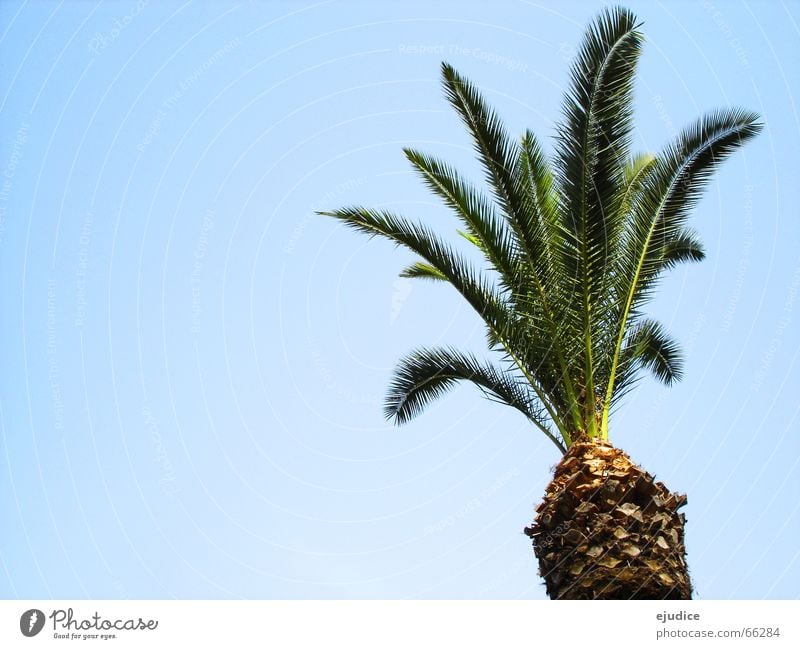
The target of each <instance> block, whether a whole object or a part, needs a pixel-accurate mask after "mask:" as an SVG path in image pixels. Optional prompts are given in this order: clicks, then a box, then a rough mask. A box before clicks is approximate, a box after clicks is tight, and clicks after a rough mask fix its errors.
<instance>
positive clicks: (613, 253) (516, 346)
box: [320, 8, 761, 599]
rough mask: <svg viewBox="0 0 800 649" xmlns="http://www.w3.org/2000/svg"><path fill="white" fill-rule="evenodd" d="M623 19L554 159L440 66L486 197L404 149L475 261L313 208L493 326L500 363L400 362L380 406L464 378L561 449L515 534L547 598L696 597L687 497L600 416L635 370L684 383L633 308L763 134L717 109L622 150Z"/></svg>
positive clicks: (463, 359) (599, 53)
mask: <svg viewBox="0 0 800 649" xmlns="http://www.w3.org/2000/svg"><path fill="white" fill-rule="evenodd" d="M638 28H639V24H638V23H637V20H636V18H635V16H634V15H633V14H631V13H630V12H629V11H627V10H625V9H621V8H614V9H609V10H606V11H604V12H603V13H602V14H600V15H599V16H598V17H597V19H596V20H595V21H594V23H593V24H592V25H591V26H590V27H589V29H588V30H587V33H586V35H585V37H584V39H583V43H582V45H581V48H580V50H579V52H578V55H577V57H576V59H575V60H574V63H573V65H572V70H571V78H570V87H569V90H568V92H567V93H566V96H565V99H564V113H563V118H562V121H561V123H560V124H559V126H558V128H557V136H556V142H555V149H554V154H553V155H552V156H551V157H548V156H546V155H545V153H544V151H543V149H542V147H541V145H540V143H539V141H538V140H537V138H536V136H535V135H534V134H533V133H531V132H530V131H526V132H525V133H524V134H523V135H522V137H521V139H520V140H518V141H513V140H511V139H510V138H509V136H508V135H507V133H506V131H505V129H504V127H503V125H502V123H501V121H500V120H499V118H498V116H497V114H496V113H495V112H494V111H493V110H492V109H491V108H489V107H488V106H487V105H486V103H485V101H484V100H483V98H482V96H481V95H480V93H479V92H478V91H477V90H476V88H475V87H474V86H473V85H472V84H471V83H470V82H469V81H467V80H466V79H465V78H464V77H462V76H461V75H460V74H458V73H457V72H456V71H455V70H454V69H453V68H452V67H451V66H450V65H448V64H446V63H443V64H442V80H443V85H444V89H445V92H446V95H447V99H448V101H449V102H450V104H452V106H453V107H454V108H455V110H456V111H457V112H458V114H459V115H460V117H461V119H462V120H463V122H464V124H465V125H466V127H467V129H468V130H469V132H470V134H471V136H472V139H473V141H474V147H475V152H476V154H477V156H478V159H479V161H480V163H481V165H482V167H483V169H484V171H485V180H486V184H487V188H488V189H489V190H490V195H487V193H486V190H485V189H483V188H480V187H476V186H475V185H473V184H471V183H470V182H468V181H467V180H466V179H464V178H463V177H462V176H461V175H460V174H459V173H458V172H457V171H456V170H455V169H453V168H452V167H451V166H449V165H448V164H447V163H445V162H442V161H440V160H438V159H436V158H435V157H433V156H430V155H427V154H424V153H420V152H418V151H415V150H412V149H405V155H406V157H407V158H408V160H409V161H410V163H411V164H412V165H413V167H414V169H415V170H416V171H417V172H418V173H419V175H420V176H421V177H422V179H423V181H424V182H425V183H426V184H427V186H428V187H429V188H430V189H431V190H432V192H433V193H434V194H436V195H437V196H438V197H439V198H440V199H441V200H442V201H444V203H445V204H446V205H447V206H448V207H449V208H450V209H451V210H452V211H453V212H454V213H455V215H456V216H457V217H458V218H459V219H460V221H461V224H462V228H463V231H462V234H463V235H464V237H465V238H466V239H467V240H468V241H469V242H470V244H472V245H474V246H475V247H476V248H477V249H478V250H479V251H480V253H481V254H482V256H483V257H485V260H486V262H487V263H486V266H487V267H488V269H484V268H478V267H476V266H475V265H473V264H472V263H470V261H469V260H468V258H467V257H465V256H463V255H462V254H461V253H459V252H458V251H457V250H456V249H455V248H453V247H452V246H451V245H450V244H448V243H446V242H445V241H442V240H441V238H439V237H438V236H436V235H435V234H434V233H433V232H432V231H431V230H430V229H428V228H427V227H426V226H425V225H423V224H419V223H415V222H411V221H409V220H407V219H405V218H403V217H401V216H398V215H396V214H394V213H391V212H388V211H384V210H373V209H367V208H363V207H347V208H343V209H338V210H334V211H329V212H320V213H321V214H324V215H327V216H332V217H334V218H336V219H340V220H341V221H343V222H344V223H345V224H346V225H347V226H350V227H352V228H354V229H356V230H359V231H362V232H364V233H366V234H368V235H380V236H381V237H384V238H387V239H389V240H391V241H392V242H394V243H395V244H399V245H402V246H404V247H406V248H408V249H409V250H411V251H413V252H414V253H416V255H418V257H419V260H418V261H416V262H415V263H413V264H412V265H410V266H409V267H408V268H406V269H405V270H404V271H403V272H402V276H403V277H413V278H423V279H428V280H433V281H436V282H446V283H449V284H451V285H452V286H453V287H454V288H455V289H456V290H457V291H458V292H459V293H460V294H461V295H462V296H463V297H464V299H466V300H467V302H469V304H470V305H471V306H472V307H473V308H474V309H475V311H476V312H477V313H478V314H479V315H480V317H481V318H482V320H483V322H484V323H485V325H486V332H487V343H488V347H489V349H490V350H491V351H492V352H494V353H495V355H496V356H497V357H498V360H499V363H490V362H485V361H482V360H479V359H478V358H476V357H475V356H474V355H472V354H469V353H462V352H459V351H457V350H455V349H451V348H437V349H431V348H421V349H418V350H416V351H414V352H412V353H411V354H409V355H408V356H406V357H405V358H403V359H402V360H401V361H400V362H399V365H398V366H397V368H396V370H395V374H394V377H393V380H392V382H391V386H390V388H389V394H388V397H387V399H386V406H385V414H386V416H387V417H388V418H391V419H393V420H394V421H395V422H396V423H398V424H401V423H403V422H406V421H408V420H409V419H411V418H412V417H414V416H416V415H417V414H418V413H420V412H421V411H422V410H423V409H424V407H425V406H426V405H427V404H428V403H430V402H431V401H432V400H433V399H435V398H437V397H439V396H441V395H442V394H444V393H445V392H447V391H448V390H449V389H450V388H451V387H453V386H454V385H455V384H456V383H457V382H459V381H470V382H472V383H474V384H475V385H477V386H478V387H479V388H480V390H481V391H482V392H483V393H484V394H485V395H486V396H488V397H490V398H491V399H492V400H495V401H500V402H502V403H505V404H507V405H509V406H512V407H513V408H516V409H517V410H519V411H520V412H521V413H522V414H523V415H525V417H527V419H528V420H529V421H530V422H531V424H533V426H534V427H536V428H537V429H539V430H540V431H541V432H542V433H543V434H545V435H546V436H547V437H548V438H549V439H551V440H552V442H553V443H554V444H555V445H556V446H557V447H558V448H559V450H560V451H561V452H563V453H564V456H563V458H562V459H561V461H560V462H559V464H558V465H557V466H556V468H555V472H554V478H553V481H552V482H551V483H550V485H549V486H548V487H547V489H546V493H545V497H544V501H543V502H542V503H541V505H539V507H538V508H537V515H536V518H535V521H534V522H533V523H532V525H531V526H530V527H528V528H526V529H525V532H526V533H527V534H528V535H529V536H530V537H531V539H532V541H533V548H534V553H535V555H536V557H537V558H538V560H539V568H540V574H541V576H542V577H543V579H544V581H545V585H546V587H547V592H548V594H549V595H550V597H551V598H553V599H559V598H564V599H630V598H638V599H662V598H670V599H690V598H691V592H692V589H691V582H690V579H689V574H688V568H687V564H686V551H685V546H684V524H685V517H684V515H683V514H682V513H679V512H678V510H679V509H680V508H681V507H682V506H683V505H684V504H685V503H686V497H685V496H683V495H679V494H675V493H671V492H670V491H669V490H668V489H667V488H666V487H665V486H664V485H663V484H662V483H661V482H656V481H655V480H654V478H653V477H652V476H651V475H650V474H648V473H646V472H645V471H644V470H642V469H641V468H639V467H638V466H637V465H636V464H634V463H633V462H632V461H631V459H630V458H629V457H628V456H627V455H626V454H625V453H624V452H623V451H621V450H619V449H617V448H615V447H614V446H612V445H611V443H610V442H609V414H610V412H611V411H612V409H614V408H615V406H617V404H618V403H619V401H620V399H621V398H622V397H623V396H624V395H625V394H626V393H627V392H628V391H629V390H630V389H631V388H632V387H633V385H634V384H635V382H636V381H637V379H638V378H640V376H641V374H642V372H643V371H644V370H649V371H650V372H651V373H652V374H653V375H654V376H655V377H656V378H657V379H659V380H660V381H662V382H663V383H665V384H667V385H669V384H671V383H672V382H674V381H676V380H678V379H679V378H680V377H681V372H682V358H681V353H680V350H679V347H678V344H677V343H676V342H675V341H674V340H673V339H672V338H671V337H670V336H669V335H668V333H667V332H666V331H665V329H664V327H663V326H662V325H661V324H659V323H658V322H656V321H655V320H653V319H651V318H648V317H647V316H646V315H645V313H644V307H645V305H646V303H647V302H648V300H649V298H650V297H651V296H652V295H653V291H654V289H655V288H656V286H657V284H658V281H659V279H660V278H661V277H662V275H663V274H664V272H665V271H667V270H668V269H670V268H672V267H674V266H676V265H677V264H680V263H682V262H688V261H699V260H701V259H703V257H704V256H705V253H704V250H703V246H702V244H701V242H700V240H699V238H698V236H697V234H696V233H695V232H694V231H693V230H691V229H690V228H689V227H687V219H688V216H689V213H690V211H691V208H692V207H693V206H694V204H695V203H696V202H697V200H698V198H699V197H700V195H701V192H702V190H703V189H704V187H705V186H706V184H707V183H708V180H709V178H710V177H711V175H712V173H713V172H714V170H715V169H716V168H717V167H719V166H720V164H721V163H722V161H723V160H724V159H725V158H726V157H727V156H728V155H729V154H730V153H732V152H733V151H734V150H735V149H737V148H738V147H739V146H740V145H741V144H742V143H744V142H745V141H747V140H749V139H750V138H751V137H753V136H754V135H756V134H757V133H758V132H759V130H760V129H761V124H760V123H759V122H758V119H759V118H758V116H757V115H756V114H754V113H752V112H749V111H746V110H740V109H724V110H718V111H716V112H713V113H709V114H707V115H705V116H703V117H701V118H700V119H699V120H698V121H696V122H695V123H694V124H692V125H690V126H688V127H687V128H686V129H685V130H683V131H682V132H681V133H680V134H679V135H678V136H677V138H676V139H675V141H674V142H672V143H671V144H669V145H668V146H666V147H665V148H664V149H663V150H662V151H661V152H660V153H658V154H656V155H653V154H648V153H645V154H638V155H635V154H632V153H631V151H630V144H631V139H632V136H631V132H632V105H633V80H634V72H635V67H636V62H637V59H638V56H639V52H640V49H641V45H642V35H641V33H640V32H639V31H638Z"/></svg>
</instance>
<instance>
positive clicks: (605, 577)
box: [525, 441, 692, 599]
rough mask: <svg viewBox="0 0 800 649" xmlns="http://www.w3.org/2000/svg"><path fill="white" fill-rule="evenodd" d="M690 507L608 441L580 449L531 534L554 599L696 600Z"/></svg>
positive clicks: (564, 465)
mask: <svg viewBox="0 0 800 649" xmlns="http://www.w3.org/2000/svg"><path fill="white" fill-rule="evenodd" d="M685 504H686V496H683V495H680V494H674V493H672V492H670V491H669V489H667V488H666V487H665V486H664V484H663V483H661V482H656V481H655V479H654V478H653V476H651V475H650V474H648V473H646V472H645V471H643V470H642V469H641V468H640V467H638V466H636V465H635V464H634V463H633V462H632V461H631V459H630V458H629V457H628V455H627V454H625V453H624V452H623V451H621V450H619V449H617V448H614V446H612V445H611V444H609V443H608V442H589V441H578V442H575V443H574V444H573V445H572V446H571V447H570V448H569V450H568V451H567V453H566V454H565V455H564V457H563V458H562V459H561V461H560V462H559V463H558V465H557V466H556V469H555V474H554V476H553V480H552V482H551V483H550V484H549V485H548V487H547V490H546V492H545V496H544V501H543V502H542V504H541V505H539V507H538V508H537V510H536V511H537V512H538V513H537V516H536V520H535V521H534V522H533V523H532V525H531V526H530V527H527V528H525V533H526V534H527V535H528V536H530V537H531V539H532V540H533V550H534V553H535V554H536V558H537V559H538V560H539V572H540V574H541V576H542V578H543V579H544V581H545V585H546V586H547V594H548V595H549V596H550V598H551V599H691V596H692V586H691V582H690V579H689V572H688V568H687V565H686V548H685V546H684V537H683V528H684V524H685V523H686V517H685V516H684V515H683V514H682V513H678V509H680V508H681V507H683V505H685Z"/></svg>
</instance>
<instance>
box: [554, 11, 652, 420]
mask: <svg viewBox="0 0 800 649" xmlns="http://www.w3.org/2000/svg"><path fill="white" fill-rule="evenodd" d="M636 27H637V24H636V19H635V17H634V16H633V14H631V13H630V12H629V11H627V10H624V9H619V8H616V9H610V10H606V11H604V12H603V13H602V14H601V15H600V17H599V18H598V19H597V20H596V21H595V23H594V24H593V25H592V27H591V28H590V29H589V30H588V32H587V34H586V36H585V38H584V41H583V44H582V46H581V48H580V51H579V54H578V57H577V60H576V62H575V65H574V66H573V68H572V79H571V84H570V89H569V91H568V92H567V96H566V101H565V105H564V121H563V123H562V124H561V125H560V126H559V129H558V143H557V148H556V169H557V172H558V178H559V181H560V182H559V186H560V192H561V212H562V227H563V230H564V231H565V232H566V233H568V236H564V237H562V240H561V246H560V249H561V257H562V260H563V263H564V265H565V270H566V273H565V275H566V276H567V277H569V278H571V279H572V282H571V289H570V291H569V293H571V294H572V295H574V296H575V297H576V299H574V300H573V301H572V303H571V304H572V308H570V309H568V312H567V313H566V314H565V316H566V317H567V319H568V321H569V322H570V323H571V325H572V327H573V328H574V330H575V332H576V334H578V333H580V334H581V337H582V339H583V351H584V353H583V361H584V381H583V383H584V389H585V391H586V393H587V394H592V395H593V394H594V393H595V383H596V379H597V378H599V377H596V375H595V372H596V370H595V365H596V362H597V361H596V358H597V356H598V354H600V353H602V347H603V345H602V344H601V342H602V341H603V338H604V336H605V330H606V322H607V320H608V316H607V314H606V313H605V310H606V309H608V308H611V307H612V306H613V303H612V302H611V301H609V300H607V299H605V298H606V293H607V287H608V284H609V282H610V279H611V277H612V272H611V269H610V255H611V254H613V252H614V250H615V249H616V245H617V242H618V240H619V237H620V234H621V231H622V226H623V224H624V218H623V214H622V212H621V211H620V210H619V204H620V202H621V200H622V197H623V195H624V183H623V179H624V170H625V161H626V160H627V158H628V149H629V141H630V131H631V122H632V119H631V118H632V108H633V101H632V95H633V78H634V72H635V68H636V61H637V59H638V57H639V50H640V48H641V42H642V37H641V34H640V33H639V32H638V31H637V29H636ZM595 410H596V405H595V403H594V400H593V399H587V400H586V413H585V416H586V419H587V423H588V424H589V431H588V432H589V434H590V435H593V434H594V432H595V417H594V415H595Z"/></svg>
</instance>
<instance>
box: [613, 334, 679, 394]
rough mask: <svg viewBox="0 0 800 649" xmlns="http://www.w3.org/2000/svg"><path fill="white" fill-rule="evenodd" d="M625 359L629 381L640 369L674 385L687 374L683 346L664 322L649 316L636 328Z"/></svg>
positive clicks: (625, 371) (628, 337)
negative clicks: (681, 348)
mask: <svg viewBox="0 0 800 649" xmlns="http://www.w3.org/2000/svg"><path fill="white" fill-rule="evenodd" d="M621 360H622V369H623V372H624V374H625V375H626V379H625V380H629V379H630V378H632V376H633V375H634V374H635V373H636V371H637V370H638V369H640V368H644V369H648V370H650V372H651V373H652V374H653V376H654V377H655V378H657V379H658V380H659V381H661V382H662V383H664V385H672V384H673V383H674V382H675V381H679V380H680V379H681V377H682V376H683V357H682V355H681V351H680V346H679V345H678V343H677V342H675V340H674V339H672V338H671V337H670V336H669V335H668V334H667V333H666V331H665V329H664V327H663V326H662V325H661V324H660V323H658V322H656V321H655V320H651V319H649V318H645V319H642V320H641V321H640V322H638V323H637V324H636V325H634V326H633V327H632V329H631V330H630V333H629V334H628V336H627V339H626V342H625V346H624V348H623V350H622V356H621ZM624 382H625V381H623V384H624ZM620 387H622V385H621V386H620Z"/></svg>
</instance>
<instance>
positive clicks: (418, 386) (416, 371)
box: [384, 348, 566, 451]
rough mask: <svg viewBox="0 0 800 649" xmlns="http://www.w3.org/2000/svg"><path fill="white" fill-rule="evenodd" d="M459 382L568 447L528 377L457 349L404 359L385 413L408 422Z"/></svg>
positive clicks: (430, 351)
mask: <svg viewBox="0 0 800 649" xmlns="http://www.w3.org/2000/svg"><path fill="white" fill-rule="evenodd" d="M459 381H469V382H471V383H473V384H475V385H476V386H478V388H480V390H481V391H482V392H483V393H484V394H485V395H486V396H489V397H490V398H491V399H494V400H496V401H499V402H500V403H503V404H506V405H509V406H511V407H512V408H516V409H517V410H519V411H520V412H521V413H522V414H523V415H525V416H526V417H527V418H528V419H529V420H530V421H531V422H532V423H533V424H534V425H536V426H537V427H538V428H539V429H540V430H542V432H544V433H545V434H546V435H547V436H548V437H550V439H551V440H553V442H554V443H555V444H556V445H557V446H558V447H559V449H561V450H562V451H564V450H566V447H565V446H564V444H563V442H562V441H561V440H560V439H558V437H557V436H556V435H554V434H553V433H552V431H551V430H550V428H549V425H548V423H547V412H546V411H545V409H544V408H543V407H542V405H541V404H539V403H538V402H537V398H536V396H535V394H534V393H533V392H532V391H531V389H530V386H529V385H528V383H527V382H526V381H525V378H524V377H522V376H520V375H519V374H515V373H513V372H510V371H507V370H502V369H499V368H497V367H495V366H493V365H490V364H488V363H482V362H480V361H478V360H477V359H476V358H475V357H474V356H473V355H471V354H464V353H461V352H459V351H457V350H454V349H447V348H437V349H419V350H417V351H414V352H412V353H411V354H409V355H408V356H406V357H405V358H403V359H401V360H400V362H399V363H398V365H397V367H396V368H395V372H394V377H393V379H392V382H391V384H390V386H389V393H388V395H387V397H386V405H385V408H384V413H385V415H386V417H387V418H390V419H394V420H395V421H396V422H397V423H398V424H402V423H405V422H407V421H408V420H409V419H412V418H413V417H416V416H417V415H418V414H419V413H420V412H422V410H423V409H424V408H425V406H427V405H428V404H429V403H430V402H431V401H433V400H435V399H437V398H438V397H440V396H442V395H443V394H445V393H446V392H447V391H448V390H450V389H451V388H452V387H453V386H454V385H455V384H456V383H457V382H459Z"/></svg>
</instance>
